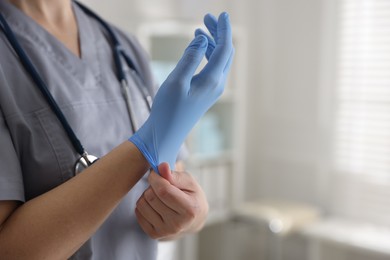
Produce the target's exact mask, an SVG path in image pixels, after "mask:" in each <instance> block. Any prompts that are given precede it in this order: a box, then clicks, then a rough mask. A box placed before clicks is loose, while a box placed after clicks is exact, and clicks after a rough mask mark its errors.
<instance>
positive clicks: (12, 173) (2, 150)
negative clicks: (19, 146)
mask: <svg viewBox="0 0 390 260" xmlns="http://www.w3.org/2000/svg"><path fill="white" fill-rule="evenodd" d="M1 200H18V201H22V202H24V201H25V197H24V185H23V174H22V169H21V167H20V163H19V159H18V156H17V154H16V151H15V147H14V145H13V142H12V139H11V135H10V133H9V130H8V127H7V125H6V123H5V120H4V117H3V115H2V113H1V110H0V201H1Z"/></svg>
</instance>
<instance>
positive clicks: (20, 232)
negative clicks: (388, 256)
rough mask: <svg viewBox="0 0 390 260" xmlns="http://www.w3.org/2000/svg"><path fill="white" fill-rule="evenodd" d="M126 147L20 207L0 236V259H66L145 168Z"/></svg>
mask: <svg viewBox="0 0 390 260" xmlns="http://www.w3.org/2000/svg"><path fill="white" fill-rule="evenodd" d="M148 166H149V165H148V163H147V162H146V160H145V159H144V157H143V156H142V155H141V153H140V152H139V151H138V149H137V148H136V147H135V146H134V145H133V144H132V143H130V142H125V143H123V144H121V145H120V146H118V147H117V148H116V149H114V150H113V151H112V152H110V153H109V154H107V155H106V156H104V157H103V158H101V159H100V160H99V161H97V162H96V163H95V164H93V165H92V166H91V167H90V168H88V169H86V170H85V171H84V172H83V173H82V174H79V175H78V176H76V177H74V178H72V179H71V180H69V181H67V182H65V183H64V184H62V185H60V186H58V187H57V188H55V189H53V190H51V191H49V192H47V193H45V194H43V195H41V196H39V197H37V198H35V199H33V200H31V201H28V202H26V203H24V204H23V205H22V206H20V207H19V208H18V209H17V210H16V211H15V212H14V213H13V214H12V215H11V216H10V217H9V218H8V219H7V221H6V222H5V223H4V225H3V228H2V229H1V231H0V255H1V256H2V259H66V258H68V257H70V256H71V255H72V254H73V253H74V252H75V251H76V250H77V249H78V248H79V247H80V246H81V245H82V244H83V243H84V242H85V241H86V240H88V238H89V237H91V236H92V234H93V233H94V232H95V231H96V230H97V229H98V227H99V226H100V225H101V224H102V223H103V222H104V220H105V219H106V218H107V217H108V216H109V214H110V213H111V212H112V211H113V209H114V208H115V207H116V206H117V205H118V203H119V202H120V200H121V199H122V198H123V197H124V196H125V195H126V194H127V193H128V192H129V190H130V189H131V188H132V187H133V186H134V185H135V184H136V183H137V181H138V180H139V179H140V178H141V177H142V176H143V175H144V173H145V172H146V171H147V169H148Z"/></svg>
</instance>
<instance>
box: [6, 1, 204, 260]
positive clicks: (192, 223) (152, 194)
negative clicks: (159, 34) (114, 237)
mask: <svg viewBox="0 0 390 260" xmlns="http://www.w3.org/2000/svg"><path fill="white" fill-rule="evenodd" d="M10 2H11V3H12V4H14V5H15V6H17V7H18V8H20V9H21V10H22V11H23V12H25V13H26V14H27V15H29V16H30V17H32V18H33V19H34V20H35V21H36V22H38V23H39V24H40V25H41V26H42V27H44V28H45V29H46V30H48V31H49V32H50V33H52V34H53V35H54V36H55V37H57V39H58V40H59V41H61V42H62V43H63V44H64V46H66V47H67V48H68V49H69V50H70V51H72V52H73V53H74V54H75V55H77V56H79V57H80V55H81V54H80V49H79V39H78V30H77V23H76V20H75V17H74V14H73V11H72V9H71V2H70V1H69V0H62V1H60V0H57V1H51V0H47V1H46V0H29V1H24V0H21V1H20V0H12V1H10ZM63 32H66V33H63ZM149 167H150V166H149V164H148V162H147V161H146V159H145V158H144V157H143V155H142V154H141V153H140V151H139V150H138V148H136V147H135V146H134V144H133V143H131V142H127V141H126V142H124V143H122V144H121V145H119V146H118V147H117V148H115V149H114V150H112V151H111V152H110V153H108V154H107V155H106V156H104V157H102V158H101V159H100V160H99V161H97V162H96V163H94V164H93V165H92V166H91V167H89V168H88V169H86V170H85V171H84V172H82V173H81V174H79V175H77V176H76V177H74V178H72V179H70V180H69V181H67V182H65V183H63V184H62V185H60V186H58V187H56V188H55V189H53V190H51V191H49V192H46V193H44V194H42V195H40V196H38V197H36V198H34V199H32V200H30V201H27V202H25V203H21V202H18V201H0V255H1V258H2V259H67V258H69V257H70V256H71V255H72V254H73V253H74V252H75V251H77V250H78V249H79V248H80V246H81V245H82V244H83V243H84V242H85V241H87V240H88V239H89V238H90V237H91V236H92V235H93V234H94V232H95V231H96V230H97V229H98V228H99V226H100V225H102V223H103V222H104V221H105V219H106V218H107V217H108V216H109V215H110V213H111V212H112V211H113V210H114V209H115V207H116V206H117V205H118V204H119V202H120V201H121V199H122V198H123V197H124V196H125V195H126V194H127V193H128V192H129V191H130V190H131V189H132V187H134V185H135V184H136V183H137V182H138V181H139V180H140V179H141V178H142V176H143V175H144V174H145V172H146V171H147V170H148V169H149ZM160 167H161V169H160V168H159V170H160V171H162V172H163V174H162V175H161V176H159V175H157V174H156V173H154V172H152V173H151V175H150V176H149V181H150V185H151V186H150V187H149V188H148V189H147V190H146V191H145V193H144V195H142V196H141V198H140V199H139V201H138V204H137V205H138V206H137V209H136V212H143V214H144V215H145V216H146V218H145V217H144V218H142V217H139V216H140V215H139V214H138V213H136V214H137V217H138V221H139V223H140V225H141V227H142V228H143V229H144V230H145V232H146V233H147V234H149V235H150V236H151V237H152V238H164V239H171V238H176V237H178V236H180V235H182V234H185V233H188V232H195V231H198V230H199V229H200V228H201V227H202V226H203V224H204V221H205V218H206V215H207V210H208V205H207V201H206V199H205V196H204V193H203V191H202V190H201V189H200V188H199V185H198V184H197V183H196V182H195V180H194V179H193V178H191V177H190V175H189V174H187V173H184V172H182V171H178V172H172V173H171V171H170V169H169V168H167V165H165V164H163V165H161V166H160ZM145 196H147V200H146V201H149V203H150V204H149V205H151V206H153V205H155V204H154V202H161V203H163V204H164V205H165V206H164V205H163V204H161V206H162V207H159V208H158V209H155V210H154V214H159V215H160V216H163V218H164V220H166V221H161V222H159V223H156V222H154V221H153V219H152V218H151V217H149V216H148V214H146V213H145V211H144V210H145V209H146V207H142V208H140V207H139V205H143V204H144V202H143V201H144V200H145ZM173 212H176V213H175V215H174V217H175V221H176V222H175V223H173V222H172V221H168V219H167V217H168V216H171V215H170V214H172V213H173ZM153 216H155V215H153ZM148 224H150V225H153V227H154V228H155V229H154V231H153V230H150V229H148ZM156 230H158V232H156Z"/></svg>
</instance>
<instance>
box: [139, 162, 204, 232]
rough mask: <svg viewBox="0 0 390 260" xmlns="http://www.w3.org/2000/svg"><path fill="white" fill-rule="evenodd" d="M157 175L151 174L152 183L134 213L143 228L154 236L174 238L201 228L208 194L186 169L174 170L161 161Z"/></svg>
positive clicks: (150, 181)
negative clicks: (182, 170) (206, 194)
mask: <svg viewBox="0 0 390 260" xmlns="http://www.w3.org/2000/svg"><path fill="white" fill-rule="evenodd" d="M158 170H159V172H160V174H161V176H160V175H158V174H156V173H155V172H154V171H152V172H151V173H150V175H149V183H150V187H149V188H148V189H147V190H146V191H145V192H144V193H143V194H142V196H141V197H140V198H139V199H138V202H137V206H136V209H135V214H136V216H137V219H138V223H139V224H140V226H141V228H142V229H143V230H144V231H145V233H147V234H148V235H149V236H150V237H152V238H154V239H173V238H176V237H178V236H180V235H181V234H184V233H188V232H196V231H199V230H200V229H201V228H202V227H203V225H204V222H205V219H206V216H207V212H208V203H207V200H206V196H205V194H204V192H203V190H202V189H201V187H200V186H199V184H198V183H197V182H196V181H195V179H194V178H193V177H192V176H191V175H190V174H189V173H187V172H179V171H172V172H171V170H170V168H169V165H168V164H167V163H162V164H160V165H159V167H158Z"/></svg>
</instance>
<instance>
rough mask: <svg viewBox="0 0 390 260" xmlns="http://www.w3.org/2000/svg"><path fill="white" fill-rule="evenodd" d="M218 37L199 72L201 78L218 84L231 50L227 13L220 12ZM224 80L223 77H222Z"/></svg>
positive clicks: (231, 43)
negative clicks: (206, 61)
mask: <svg viewBox="0 0 390 260" xmlns="http://www.w3.org/2000/svg"><path fill="white" fill-rule="evenodd" d="M217 33H218V39H217V45H216V47H215V49H214V51H213V53H212V55H211V57H210V59H209V62H208V63H207V64H206V66H205V67H204V68H203V70H202V71H201V72H200V73H199V76H200V77H201V78H203V80H205V79H206V80H207V79H209V80H211V82H214V83H217V85H219V83H220V80H221V77H222V76H224V74H223V72H224V71H225V68H226V67H227V66H229V60H231V58H230V57H231V54H232V50H233V42H232V31H231V27H230V21H229V15H228V14H227V13H222V14H221V15H220V16H219V18H218V28H217ZM222 80H224V79H222Z"/></svg>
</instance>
